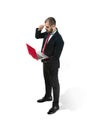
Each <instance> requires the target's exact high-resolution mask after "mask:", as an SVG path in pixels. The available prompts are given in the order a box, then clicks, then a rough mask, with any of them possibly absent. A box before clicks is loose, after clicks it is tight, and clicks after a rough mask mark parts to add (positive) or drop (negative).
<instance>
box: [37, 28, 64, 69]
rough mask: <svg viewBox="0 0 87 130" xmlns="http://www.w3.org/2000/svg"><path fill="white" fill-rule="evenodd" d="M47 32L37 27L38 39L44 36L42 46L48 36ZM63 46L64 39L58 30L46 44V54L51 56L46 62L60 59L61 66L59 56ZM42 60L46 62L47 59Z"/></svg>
mask: <svg viewBox="0 0 87 130" xmlns="http://www.w3.org/2000/svg"><path fill="white" fill-rule="evenodd" d="M47 34H48V33H47V32H43V33H41V31H38V28H36V33H35V37H36V38H37V39H39V38H43V44H42V48H43V46H44V43H45V40H46V38H47ZM63 46H64V41H63V39H62V37H61V35H60V34H59V32H58V30H57V31H56V33H55V34H54V35H53V36H52V37H51V39H50V40H49V42H48V44H47V45H46V49H45V50H44V54H46V55H47V56H48V57H49V58H48V60H46V62H48V63H53V62H55V61H58V65H59V66H60V62H59V58H60V55H61V52H62V49H63ZM41 50H42V49H41ZM42 61H43V62H44V61H45V60H42Z"/></svg>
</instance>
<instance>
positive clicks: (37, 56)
mask: <svg viewBox="0 0 87 130" xmlns="http://www.w3.org/2000/svg"><path fill="white" fill-rule="evenodd" d="M26 46H27V49H28V53H29V54H30V55H31V56H32V57H33V58H34V59H36V60H39V59H45V58H48V56H46V55H44V54H43V53H41V52H36V50H35V49H34V48H33V47H31V46H30V45H29V44H26Z"/></svg>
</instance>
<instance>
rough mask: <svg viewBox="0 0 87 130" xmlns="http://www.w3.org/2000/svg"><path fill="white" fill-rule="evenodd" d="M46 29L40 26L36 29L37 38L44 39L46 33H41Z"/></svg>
mask: <svg viewBox="0 0 87 130" xmlns="http://www.w3.org/2000/svg"><path fill="white" fill-rule="evenodd" d="M43 28H44V25H40V26H39V27H38V28H36V33H35V37H36V38H37V39H38V38H44V36H45V34H46V32H44V33H41V31H42V29H43Z"/></svg>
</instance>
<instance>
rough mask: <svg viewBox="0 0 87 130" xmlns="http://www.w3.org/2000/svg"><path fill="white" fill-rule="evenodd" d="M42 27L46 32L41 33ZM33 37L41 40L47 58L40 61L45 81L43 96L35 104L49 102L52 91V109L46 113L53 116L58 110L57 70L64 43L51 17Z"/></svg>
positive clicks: (42, 50) (37, 29)
mask: <svg viewBox="0 0 87 130" xmlns="http://www.w3.org/2000/svg"><path fill="white" fill-rule="evenodd" d="M44 27H45V29H46V31H45V32H41V31H42V29H43V28H44ZM35 37H36V38H37V39H39V38H43V45H42V49H41V52H42V53H44V54H45V55H47V56H48V58H46V59H44V60H42V62H43V74H44V80H45V96H44V97H43V98H42V99H39V100H38V101H37V102H39V103H42V102H46V101H51V100H52V96H51V90H52V89H53V103H52V108H51V109H50V110H49V111H48V114H53V113H55V112H56V111H57V110H58V109H59V94H60V86H59V81H58V68H59V67H60V61H59V58H60V55H61V52H62V49H63V45H64V41H63V39H62V37H61V35H60V34H59V32H58V29H57V28H56V20H55V19H54V18H53V17H49V18H47V19H46V20H45V25H40V26H39V27H38V28H36V33H35Z"/></svg>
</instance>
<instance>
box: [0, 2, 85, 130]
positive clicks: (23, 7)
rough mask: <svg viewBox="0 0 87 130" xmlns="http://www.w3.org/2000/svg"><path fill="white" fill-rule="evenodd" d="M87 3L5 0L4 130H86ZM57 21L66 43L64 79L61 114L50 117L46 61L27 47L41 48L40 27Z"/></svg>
mask: <svg viewBox="0 0 87 130" xmlns="http://www.w3.org/2000/svg"><path fill="white" fill-rule="evenodd" d="M86 12H87V4H86V0H60V1H59V0H53V1H50V0H44V1H41V0H36V1H35V0H32V1H29V0H21V1H20V0H3V1H2V0H1V1H0V130H29V129H32V130H34V129H38V130H41V129H42V130H46V129H50V130H53V129H59V130H64V129H67V130H77V129H81V130H87V123H86V122H87V101H86V100H87V82H86V81H87V79H86V77H87V67H86V66H87V59H86V55H87V54H86V53H87V52H86V51H87V49H86V47H87V45H86V44H87V37H86V34H87V13H86ZM49 16H53V17H55V19H56V21H57V27H58V29H59V32H60V33H61V35H62V37H63V39H64V42H65V45H64V49H63V53H62V55H61V59H60V61H61V67H60V71H59V80H60V86H61V93H60V106H61V108H60V110H59V111H58V112H57V113H55V114H53V115H47V111H48V110H49V109H50V107H51V106H52V103H51V102H48V103H43V104H38V103H37V99H39V98H41V97H42V96H44V80H43V71H42V63H41V62H40V61H36V60H34V59H33V58H32V57H30V56H29V54H28V52H27V49H26V43H29V44H30V45H32V46H33V47H34V48H35V49H36V50H40V49H41V46H42V39H41V40H37V39H35V29H36V27H38V26H39V25H40V24H43V23H44V20H45V19H46V18H47V17H49Z"/></svg>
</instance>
